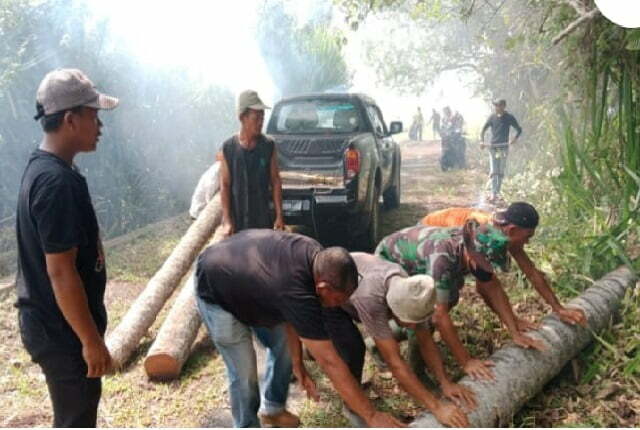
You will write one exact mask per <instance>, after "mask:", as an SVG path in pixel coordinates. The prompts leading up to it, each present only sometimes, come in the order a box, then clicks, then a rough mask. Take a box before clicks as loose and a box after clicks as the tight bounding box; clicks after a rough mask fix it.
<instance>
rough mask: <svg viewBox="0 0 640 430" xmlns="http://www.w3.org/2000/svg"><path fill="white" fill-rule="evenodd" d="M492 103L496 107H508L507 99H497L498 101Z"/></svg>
mask: <svg viewBox="0 0 640 430" xmlns="http://www.w3.org/2000/svg"><path fill="white" fill-rule="evenodd" d="M491 103H493V105H494V106H506V105H507V101H506V100H505V99H496V100H494V101H492V102H491Z"/></svg>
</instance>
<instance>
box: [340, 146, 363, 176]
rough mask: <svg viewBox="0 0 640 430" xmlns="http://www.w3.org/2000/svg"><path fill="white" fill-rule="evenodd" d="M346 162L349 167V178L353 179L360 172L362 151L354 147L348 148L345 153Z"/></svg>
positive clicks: (347, 173)
mask: <svg viewBox="0 0 640 430" xmlns="http://www.w3.org/2000/svg"><path fill="white" fill-rule="evenodd" d="M344 164H345V166H346V168H347V169H346V170H347V172H346V175H347V179H352V178H353V177H355V176H356V175H357V174H358V173H360V152H359V151H358V150H357V149H353V148H349V149H347V152H345V153H344Z"/></svg>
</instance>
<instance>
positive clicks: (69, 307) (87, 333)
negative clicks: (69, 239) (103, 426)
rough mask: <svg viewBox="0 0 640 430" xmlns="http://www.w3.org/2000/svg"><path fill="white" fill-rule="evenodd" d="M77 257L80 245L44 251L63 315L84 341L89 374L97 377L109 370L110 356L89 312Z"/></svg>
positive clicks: (83, 349) (83, 350)
mask: <svg viewBox="0 0 640 430" xmlns="http://www.w3.org/2000/svg"><path fill="white" fill-rule="evenodd" d="M76 257H77V248H72V249H71V250H69V251H66V252H61V253H55V254H45V261H46V265H47V274H48V275H49V279H50V280H51V286H52V288H53V294H54V296H55V298H56V303H57V304H58V307H59V308H60V311H61V312H62V315H63V316H64V318H65V319H66V320H67V322H68V323H69V325H70V326H71V329H72V330H73V331H74V333H75V334H76V335H77V336H78V338H79V339H80V342H81V343H82V355H83V357H84V360H85V361H86V363H87V367H88V372H87V377H90V378H96V377H100V376H102V375H104V374H105V373H107V372H108V371H109V370H110V368H111V356H110V354H109V351H108V350H107V347H106V346H105V344H104V339H102V336H101V335H100V333H99V332H98V328H97V326H96V323H95V321H94V320H93V317H92V316H91V312H90V311H89V304H88V302H87V294H86V293H85V291H84V286H83V284H82V279H80V275H79V274H78V271H77V269H76Z"/></svg>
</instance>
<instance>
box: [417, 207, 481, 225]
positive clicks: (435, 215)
mask: <svg viewBox="0 0 640 430" xmlns="http://www.w3.org/2000/svg"><path fill="white" fill-rule="evenodd" d="M469 218H473V219H475V220H477V221H478V222H479V223H480V224H487V223H488V222H489V221H490V220H491V214H489V213H488V212H485V211H481V210H478V209H474V208H448V209H441V210H439V211H435V212H431V213H430V214H428V215H427V216H425V217H424V218H422V221H421V223H422V224H424V225H427V226H431V227H459V226H462V225H464V223H465V222H466V221H467V219H469Z"/></svg>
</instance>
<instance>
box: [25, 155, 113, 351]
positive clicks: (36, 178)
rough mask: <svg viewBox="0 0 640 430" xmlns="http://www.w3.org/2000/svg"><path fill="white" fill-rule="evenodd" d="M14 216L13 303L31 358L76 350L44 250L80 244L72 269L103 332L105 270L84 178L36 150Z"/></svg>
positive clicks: (77, 344) (62, 249)
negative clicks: (15, 271)
mask: <svg viewBox="0 0 640 430" xmlns="http://www.w3.org/2000/svg"><path fill="white" fill-rule="evenodd" d="M16 218H17V223H16V233H17V239H18V277H17V283H16V284H17V293H18V300H17V303H16V306H17V307H18V309H19V318H20V331H21V334H22V339H23V342H24V344H25V347H26V348H27V350H28V351H29V353H30V354H31V355H32V357H33V358H34V359H37V357H38V356H39V355H40V354H43V353H46V352H51V351H62V352H74V351H80V350H81V348H82V346H81V343H80V339H79V338H78V337H77V336H76V334H75V332H74V331H73V329H72V328H71V326H70V325H69V324H68V323H67V321H66V320H65V318H64V316H63V315H62V312H61V311H60V308H59V307H58V305H57V303H56V300H55V296H54V294H53V289H52V287H51V281H50V279H49V276H48V274H47V265H46V261H45V253H47V254H55V253H60V252H65V251H68V250H70V249H72V248H74V247H77V248H78V254H77V259H76V268H77V270H78V273H79V274H80V278H81V279H82V283H83V286H84V289H85V292H86V294H87V301H88V304H89V310H90V311H91V316H92V317H93V319H94V321H95V323H96V325H97V327H98V330H99V331H100V333H101V334H104V332H105V330H106V327H107V313H106V310H105V306H104V290H105V284H106V270H105V268H104V267H101V265H99V264H98V240H99V228H98V221H97V219H96V215H95V212H94V210H93V205H92V203H91V197H90V196H89V190H88V188H87V183H86V181H85V178H84V177H83V176H82V175H81V174H80V173H78V172H77V171H76V170H75V169H74V168H72V167H71V166H69V165H68V164H67V163H66V162H65V161H64V160H62V159H60V158H58V157H56V156H55V155H53V154H51V153H49V152H46V151H42V150H40V149H36V150H35V151H34V152H33V153H32V154H31V157H30V159H29V163H28V165H27V167H26V169H25V171H24V173H23V176H22V183H21V185H20V193H19V195H18V209H17V216H16Z"/></svg>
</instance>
